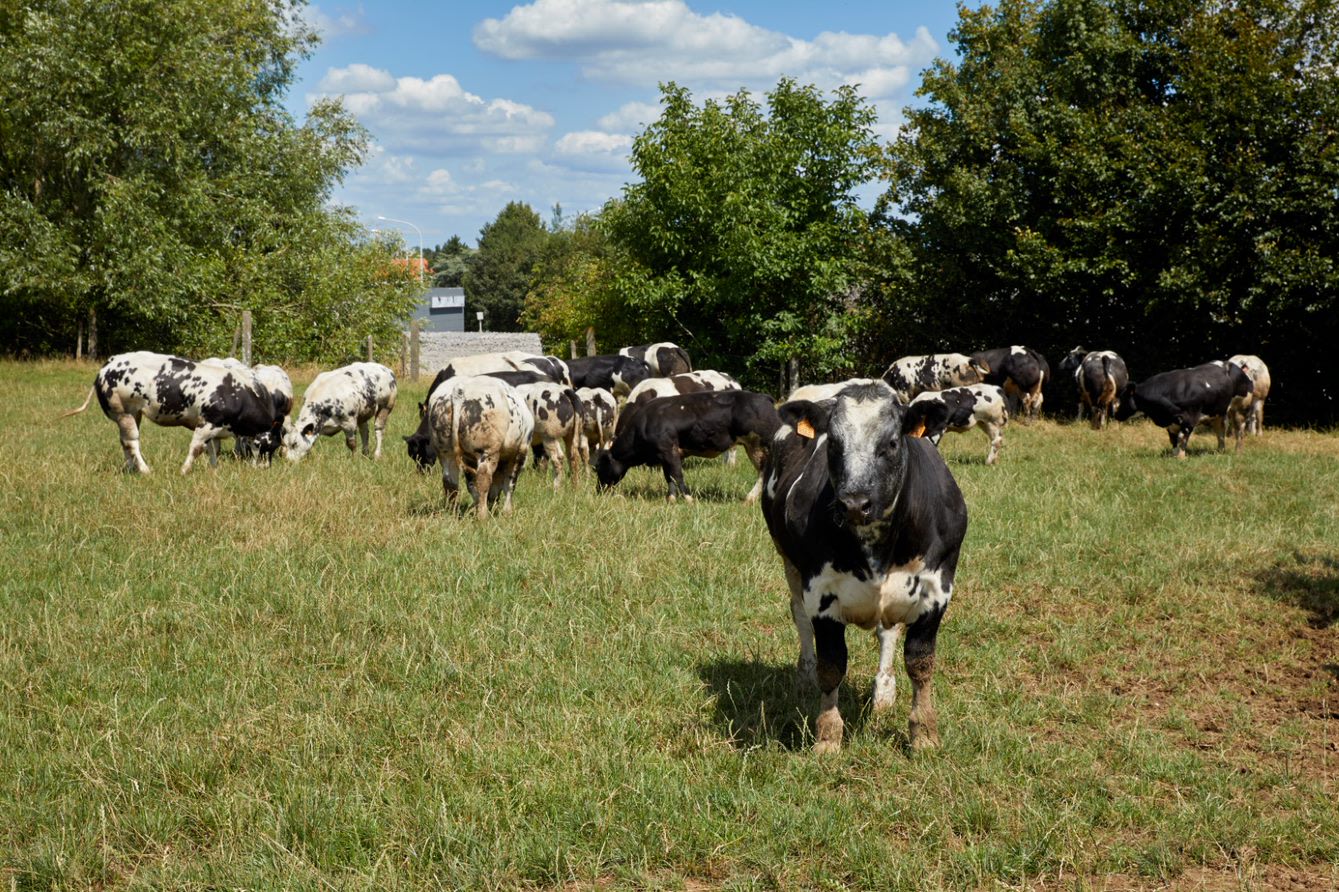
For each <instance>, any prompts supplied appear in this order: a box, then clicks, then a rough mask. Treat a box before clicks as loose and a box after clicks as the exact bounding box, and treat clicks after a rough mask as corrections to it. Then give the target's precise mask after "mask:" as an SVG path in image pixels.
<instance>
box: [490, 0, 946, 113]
mask: <svg viewBox="0 0 1339 892" xmlns="http://www.w3.org/2000/svg"><path fill="white" fill-rule="evenodd" d="M474 43H475V45H476V46H478V47H479V48H480V49H482V50H484V51H486V52H489V53H493V54H494V55H497V56H501V57H502V58H506V59H535V58H546V59H565V60H569V61H574V62H578V63H580V64H581V65H582V66H583V71H584V72H585V74H586V75H587V76H588V77H591V78H595V79H600V80H606V81H614V82H619V83H627V84H636V85H645V86H651V85H655V84H657V83H659V82H661V81H663V80H665V79H666V78H667V77H671V78H673V79H675V80H679V81H682V82H684V83H689V84H693V85H696V86H710V85H716V86H725V87H727V88H730V89H732V88H734V87H737V86H745V85H758V84H770V83H774V82H775V81H776V79H777V78H779V77H781V76H790V77H794V78H796V79H797V80H800V81H802V82H805V83H814V84H817V85H818V86H820V87H824V88H830V87H834V86H837V85H839V84H842V83H847V82H850V81H852V80H856V81H859V82H860V83H861V85H862V86H861V92H862V93H864V94H865V95H867V96H870V97H872V98H878V97H881V96H886V95H888V94H889V93H891V92H894V91H896V90H898V89H901V87H902V86H904V85H905V84H906V83H907V82H908V80H909V79H910V77H911V69H912V68H913V67H920V66H923V65H925V64H926V63H928V62H929V61H930V60H931V59H932V58H933V57H934V55H935V53H937V52H938V50H939V47H938V44H937V43H936V42H935V40H934V38H933V37H931V35H930V32H929V31H928V30H926V29H925V28H918V29H917V30H916V34H915V37H913V38H912V39H911V40H910V41H904V40H902V39H901V38H900V37H898V36H897V35H896V34H886V35H881V36H880V35H868V34H847V33H844V32H831V31H825V32H823V33H821V34H819V35H818V36H817V37H815V38H814V39H813V40H802V39H800V38H796V37H791V36H789V35H786V34H782V33H781V32H778V31H772V30H769V29H767V28H762V27H760V26H757V25H753V24H750V23H749V22H747V21H745V20H744V19H741V18H739V17H738V16H734V15H726V14H723V13H712V14H710V15H700V14H698V13H696V12H694V11H693V10H692V9H690V8H689V7H688V5H687V4H686V3H685V2H683V0H649V2H638V0H534V2H532V3H529V4H526V5H522V6H516V7H514V8H513V9H512V10H511V11H510V12H508V13H507V15H506V16H504V17H503V18H501V19H485V20H484V21H483V22H481V23H479V25H478V26H476V27H475V29H474Z"/></svg>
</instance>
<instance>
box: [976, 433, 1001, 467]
mask: <svg viewBox="0 0 1339 892" xmlns="http://www.w3.org/2000/svg"><path fill="white" fill-rule="evenodd" d="M981 429H982V430H984V431H985V432H986V436H987V437H989V438H990V451H989V452H987V453H986V464H988V465H993V464H995V462H997V461H999V460H1000V447H1001V446H1003V445H1004V429H1003V428H1000V427H997V426H996V425H993V424H987V425H983V426H982V428H981Z"/></svg>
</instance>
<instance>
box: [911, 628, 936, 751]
mask: <svg viewBox="0 0 1339 892" xmlns="http://www.w3.org/2000/svg"><path fill="white" fill-rule="evenodd" d="M943 615H944V611H943V609H942V608H941V609H939V610H934V611H932V612H930V613H927V614H925V615H923V616H921V618H920V619H918V620H916V622H914V623H912V624H911V626H910V627H909V628H908V629H907V644H906V648H905V649H904V651H903V656H904V658H905V660H906V664H907V675H909V676H911V720H910V722H909V728H908V730H909V731H910V735H911V748H912V749H913V750H925V749H934V748H935V747H937V746H939V717H938V715H937V714H936V713H935V704H934V688H933V682H934V671H935V637H936V636H937V635H938V634H939V621H940V619H941V618H942V617H943Z"/></svg>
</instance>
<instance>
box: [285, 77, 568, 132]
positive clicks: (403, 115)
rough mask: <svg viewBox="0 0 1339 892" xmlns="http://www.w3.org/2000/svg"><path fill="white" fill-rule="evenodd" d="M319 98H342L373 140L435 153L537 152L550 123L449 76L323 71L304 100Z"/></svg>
mask: <svg viewBox="0 0 1339 892" xmlns="http://www.w3.org/2000/svg"><path fill="white" fill-rule="evenodd" d="M324 96H342V97H343V98H344V104H345V106H346V107H347V108H348V109H349V110H350V111H351V112H353V113H354V114H355V115H356V116H357V117H358V118H359V120H360V121H361V122H362V123H363V124H364V125H365V126H366V127H367V128H368V129H369V130H371V131H372V134H373V136H374V137H375V138H376V139H377V140H378V141H379V142H381V143H383V144H385V145H389V146H393V147H395V148H396V149H397V150H406V149H409V150H414V151H419V152H425V151H426V152H433V153H435V154H438V155H445V154H474V153H476V152H501V153H529V152H533V151H537V150H538V149H539V148H540V147H542V146H543V144H544V140H545V139H546V138H547V134H548V131H549V130H550V129H552V127H553V124H554V121H553V116H552V115H550V114H549V113H547V112H544V111H541V110H539V109H536V108H534V107H532V106H529V105H526V104H524V103H521V102H516V101H513V100H511V99H491V100H489V99H484V98H483V97H481V96H477V95H475V94H473V93H470V92H469V91H467V90H465V89H464V88H463V87H462V86H461V85H460V82H459V81H458V80H456V79H455V78H454V77H452V76H451V75H449V74H438V75H436V76H434V77H432V78H429V79H427V80H424V79H422V78H417V77H395V76H394V75H392V74H391V73H390V72H388V71H384V70H382V69H379V68H373V67H372V66H370V65H363V64H361V63H355V64H353V65H349V66H347V67H345V68H332V69H330V70H329V71H327V72H326V75H325V77H324V78H322V80H321V82H320V84H319V85H318V87H317V92H316V93H315V94H314V95H313V96H311V97H309V98H311V99H316V98H320V97H324Z"/></svg>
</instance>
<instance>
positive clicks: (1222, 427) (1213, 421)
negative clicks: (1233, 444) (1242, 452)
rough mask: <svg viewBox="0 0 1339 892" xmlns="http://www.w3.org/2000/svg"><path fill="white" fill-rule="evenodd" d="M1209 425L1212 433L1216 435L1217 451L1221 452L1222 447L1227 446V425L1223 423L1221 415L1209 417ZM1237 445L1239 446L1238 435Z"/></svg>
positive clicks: (1239, 439)
mask: <svg viewBox="0 0 1339 892" xmlns="http://www.w3.org/2000/svg"><path fill="white" fill-rule="evenodd" d="M1209 427H1211V428H1213V432H1214V434H1216V435H1217V437H1218V451H1219V452H1222V451H1223V450H1224V449H1226V448H1227V425H1226V424H1225V423H1224V421H1223V419H1222V417H1221V416H1220V417H1218V418H1210V419H1209ZM1237 446H1238V448H1240V447H1241V438H1240V437H1238V438H1237Z"/></svg>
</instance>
